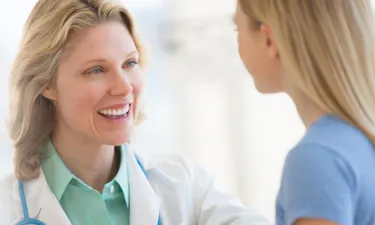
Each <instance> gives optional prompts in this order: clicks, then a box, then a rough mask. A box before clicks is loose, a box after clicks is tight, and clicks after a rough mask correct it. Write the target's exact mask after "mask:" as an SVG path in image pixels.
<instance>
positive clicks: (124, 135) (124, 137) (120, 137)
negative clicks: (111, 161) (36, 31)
mask: <svg viewBox="0 0 375 225" xmlns="http://www.w3.org/2000/svg"><path fill="white" fill-rule="evenodd" d="M131 137H132V132H119V133H117V134H116V133H111V134H108V135H105V137H101V138H102V142H103V144H105V145H113V146H119V145H122V144H125V143H127V142H130V140H131Z"/></svg>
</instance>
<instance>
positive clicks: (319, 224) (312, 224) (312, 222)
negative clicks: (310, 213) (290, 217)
mask: <svg viewBox="0 0 375 225" xmlns="http://www.w3.org/2000/svg"><path fill="white" fill-rule="evenodd" d="M295 225H338V224H337V223H333V222H330V221H328V220H318V219H300V220H297V222H296V223H295Z"/></svg>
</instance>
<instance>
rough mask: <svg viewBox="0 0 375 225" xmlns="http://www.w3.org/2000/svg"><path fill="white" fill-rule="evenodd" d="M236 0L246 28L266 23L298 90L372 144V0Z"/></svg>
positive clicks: (374, 38) (374, 115)
mask: <svg viewBox="0 0 375 225" xmlns="http://www.w3.org/2000/svg"><path fill="white" fill-rule="evenodd" d="M238 1H239V4H240V6H241V8H242V10H243V11H244V12H245V14H246V15H247V16H248V18H249V22H250V29H259V27H260V25H261V24H267V25H269V26H270V29H271V31H272V33H273V35H274V37H275V41H276V43H277V45H278V48H279V53H280V60H281V61H282V62H283V65H284V66H285V67H286V69H287V71H288V76H291V78H292V79H293V80H294V81H295V82H296V83H297V85H298V86H299V89H300V90H302V91H304V92H305V94H306V95H307V96H308V97H309V98H310V99H311V100H312V101H313V102H314V103H315V104H316V105H317V106H318V107H319V108H320V109H321V110H323V111H324V112H327V113H331V114H334V115H336V116H339V117H340V118H343V119H344V120H346V121H348V122H349V123H351V124H353V125H355V126H357V127H359V128H360V129H361V130H362V131H363V132H364V133H365V134H366V135H367V136H368V137H369V138H370V139H371V140H372V142H373V143H375V55H374V54H375V19H374V12H373V5H372V4H373V3H372V2H373V0H238Z"/></svg>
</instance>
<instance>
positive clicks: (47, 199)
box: [13, 171, 71, 225]
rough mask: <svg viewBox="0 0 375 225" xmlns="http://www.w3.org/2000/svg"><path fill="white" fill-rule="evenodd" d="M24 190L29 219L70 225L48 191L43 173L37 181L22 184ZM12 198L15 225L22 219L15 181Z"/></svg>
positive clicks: (56, 201)
mask: <svg viewBox="0 0 375 225" xmlns="http://www.w3.org/2000/svg"><path fill="white" fill-rule="evenodd" d="M24 189H25V196H26V202H27V206H28V211H29V217H30V218H34V219H37V220H40V221H42V222H44V223H45V224H54V225H71V223H70V222H69V219H68V217H67V216H66V215H65V213H64V210H63V209H62V207H61V206H60V203H59V202H58V200H57V199H56V197H55V196H54V195H53V194H52V192H51V190H50V189H49V186H48V184H47V181H46V178H45V176H44V174H43V171H41V173H40V175H39V177H38V178H37V179H34V180H31V181H27V182H24ZM13 198H14V200H15V203H16V205H15V209H16V214H17V219H16V221H14V224H16V223H17V222H19V221H21V220H23V218H24V216H23V212H22V203H21V198H20V195H19V187H18V181H17V179H15V180H14V182H13Z"/></svg>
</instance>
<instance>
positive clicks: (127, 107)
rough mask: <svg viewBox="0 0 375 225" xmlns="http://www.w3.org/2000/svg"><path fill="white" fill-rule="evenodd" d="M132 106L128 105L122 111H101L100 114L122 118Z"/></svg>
mask: <svg viewBox="0 0 375 225" xmlns="http://www.w3.org/2000/svg"><path fill="white" fill-rule="evenodd" d="M129 108H130V105H126V106H125V107H124V108H122V109H102V110H99V113H101V114H104V115H108V116H121V115H125V114H126V113H127V112H128V111H129Z"/></svg>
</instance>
